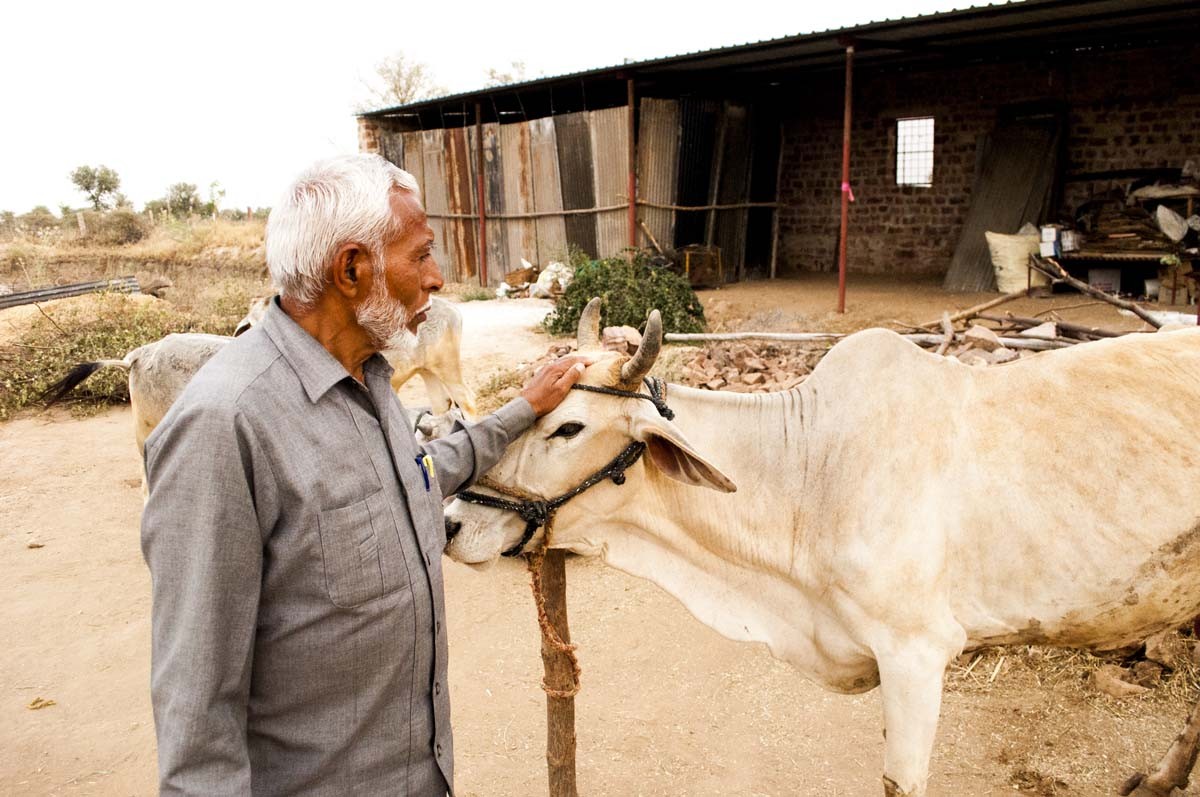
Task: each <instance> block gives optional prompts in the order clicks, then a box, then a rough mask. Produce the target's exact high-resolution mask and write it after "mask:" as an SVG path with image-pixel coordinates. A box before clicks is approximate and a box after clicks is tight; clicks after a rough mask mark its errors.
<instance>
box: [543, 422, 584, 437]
mask: <svg viewBox="0 0 1200 797" xmlns="http://www.w3.org/2000/svg"><path fill="white" fill-rule="evenodd" d="M582 431H583V424H582V423H564V424H563V425H562V426H560V427H558V428H557V429H555V430H554V434H552V435H550V436H551V437H574V436H575V435H577V434H579V433H580V432H582Z"/></svg>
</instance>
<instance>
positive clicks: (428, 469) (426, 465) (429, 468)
mask: <svg viewBox="0 0 1200 797" xmlns="http://www.w3.org/2000/svg"><path fill="white" fill-rule="evenodd" d="M417 466H418V467H420V468H421V478H422V479H424V480H425V492H429V491H430V490H432V489H433V480H434V479H436V478H437V471H436V470H435V469H434V467H433V457H431V456H429V455H428V454H422V455H421V456H419V457H417Z"/></svg>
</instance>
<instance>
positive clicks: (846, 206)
mask: <svg viewBox="0 0 1200 797" xmlns="http://www.w3.org/2000/svg"><path fill="white" fill-rule="evenodd" d="M853 80H854V45H853V44H848V45H847V46H846V111H845V116H844V117H843V119H842V226H841V230H840V231H839V232H838V304H837V311H838V312H839V313H844V312H846V228H847V227H848V226H849V223H850V112H851V110H852V108H853V96H854V95H853V92H852V87H853Z"/></svg>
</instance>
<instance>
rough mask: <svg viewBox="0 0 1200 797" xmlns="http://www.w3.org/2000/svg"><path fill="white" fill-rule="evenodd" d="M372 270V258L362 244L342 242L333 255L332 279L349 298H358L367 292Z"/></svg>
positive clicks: (334, 284)
mask: <svg viewBox="0 0 1200 797" xmlns="http://www.w3.org/2000/svg"><path fill="white" fill-rule="evenodd" d="M370 270H371V262H370V258H369V257H367V250H366V249H365V248H364V247H363V246H362V245H361V244H356V243H346V244H342V246H341V247H339V248H338V250H337V252H336V253H334V256H333V269H332V273H331V275H330V281H331V282H332V283H333V287H334V288H336V289H337V291H338V292H339V293H341V294H342V295H343V296H345V297H346V298H347V299H354V298H358V297H359V296H363V295H365V293H366V287H367V281H368V280H369V278H370Z"/></svg>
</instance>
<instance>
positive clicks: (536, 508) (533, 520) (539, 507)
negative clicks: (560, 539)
mask: <svg viewBox="0 0 1200 797" xmlns="http://www.w3.org/2000/svg"><path fill="white" fill-rule="evenodd" d="M517 513H518V514H519V515H520V516H521V520H524V521H525V522H526V523H529V524H531V525H534V526H545V525H546V524H547V523H549V522H550V505H549V504H547V503H546V502H545V501H525V502H523V503H522V504H521V505H520V508H519V509H517Z"/></svg>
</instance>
